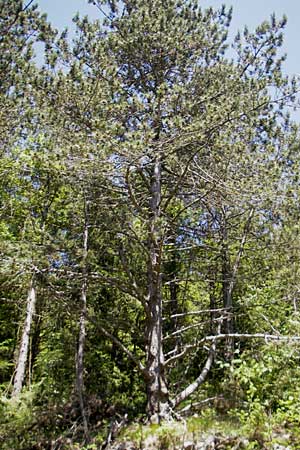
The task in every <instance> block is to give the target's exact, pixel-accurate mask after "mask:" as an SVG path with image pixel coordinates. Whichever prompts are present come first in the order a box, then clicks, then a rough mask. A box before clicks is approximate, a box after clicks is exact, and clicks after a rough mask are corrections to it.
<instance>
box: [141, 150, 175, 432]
mask: <svg viewBox="0 0 300 450" xmlns="http://www.w3.org/2000/svg"><path fill="white" fill-rule="evenodd" d="M160 202H161V162H160V159H159V157H157V158H156V161H155V163H154V171H153V178H152V183H151V200H150V220H149V234H148V248H149V261H148V297H147V305H146V329H145V338H146V373H147V377H146V385H147V414H148V417H149V419H150V420H151V421H153V422H158V423H159V422H160V421H161V420H164V419H168V417H169V415H170V405H169V391H168V387H167V383H166V379H165V372H164V354H163V348H162V339H163V335H162V295H161V289H162V282H161V241H160V230H159V223H158V222H159V217H160Z"/></svg>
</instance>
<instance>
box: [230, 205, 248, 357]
mask: <svg viewBox="0 0 300 450" xmlns="http://www.w3.org/2000/svg"><path fill="white" fill-rule="evenodd" d="M253 214H254V209H253V208H251V209H250V211H249V215H248V218H247V221H246V223H245V226H244V232H243V236H242V240H241V243H240V247H239V250H238V252H237V255H236V257H235V260H234V262H233V264H231V262H230V259H229V251H228V246H227V229H226V218H224V220H225V225H224V230H223V249H222V252H223V254H222V259H223V271H222V272H223V306H224V308H226V310H227V320H226V322H225V333H226V334H228V335H232V334H234V333H235V331H236V330H235V326H234V315H233V301H232V294H233V290H234V287H235V284H236V278H237V274H238V270H239V268H240V262H241V259H242V256H243V252H244V248H245V244H246V240H247V237H248V234H249V230H250V225H251V220H252V217H253ZM225 345H226V349H225V357H226V359H228V360H231V359H232V358H233V352H234V338H232V337H230V336H229V337H228V338H227V340H226V344H225Z"/></svg>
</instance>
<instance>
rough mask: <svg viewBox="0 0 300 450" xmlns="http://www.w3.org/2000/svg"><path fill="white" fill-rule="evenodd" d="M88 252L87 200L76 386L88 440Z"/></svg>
mask: <svg viewBox="0 0 300 450" xmlns="http://www.w3.org/2000/svg"><path fill="white" fill-rule="evenodd" d="M87 252H88V223H87V210H86V202H85V223H84V230H83V269H82V272H83V280H82V286H81V313H80V322H79V336H78V350H77V358H76V388H77V394H78V399H79V404H80V412H81V417H82V421H83V429H84V435H85V438H86V440H87V441H88V440H89V429H88V420H87V415H86V410H85V404H84V376H83V374H84V347H85V339H86V313H87V284H88V283H87Z"/></svg>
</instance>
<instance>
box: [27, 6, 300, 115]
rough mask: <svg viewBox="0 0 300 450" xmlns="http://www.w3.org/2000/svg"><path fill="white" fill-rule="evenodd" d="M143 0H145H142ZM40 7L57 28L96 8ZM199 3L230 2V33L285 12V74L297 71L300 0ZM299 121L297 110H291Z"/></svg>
mask: <svg viewBox="0 0 300 450" xmlns="http://www.w3.org/2000/svg"><path fill="white" fill-rule="evenodd" d="M145 1H147V0H145ZM36 3H38V4H39V7H40V9H41V11H43V12H46V13H47V15H48V18H49V20H50V22H51V23H52V24H53V25H54V26H56V27H57V28H59V29H61V30H62V29H63V28H65V27H68V28H71V29H72V17H73V16H74V15H75V14H76V13H77V12H79V13H80V15H85V14H87V15H89V16H90V17H91V18H94V19H96V18H98V17H99V11H98V10H97V8H96V7H95V6H93V5H89V4H88V3H87V0H36ZM200 4H201V6H203V7H204V8H206V7H208V6H212V7H220V6H221V5H222V4H225V5H226V6H233V20H232V26H231V33H230V37H233V36H234V35H235V34H236V32H237V30H238V29H243V28H244V25H247V26H248V28H249V30H250V31H251V30H254V29H255V28H256V26H257V25H259V24H260V23H261V22H262V21H264V20H266V19H269V18H270V16H271V14H272V13H273V12H274V13H275V14H276V16H277V17H278V18H279V17H282V15H283V14H286V15H287V17H288V24H287V27H286V30H285V40H284V46H283V52H284V53H287V60H286V62H285V64H284V71H285V73H286V74H288V75H300V52H299V48H300V0H251V2H250V1H249V0H200ZM294 115H295V116H297V120H298V121H300V112H297V113H296V114H295V113H294Z"/></svg>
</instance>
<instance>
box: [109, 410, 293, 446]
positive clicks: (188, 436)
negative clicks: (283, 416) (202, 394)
mask: <svg viewBox="0 0 300 450" xmlns="http://www.w3.org/2000/svg"><path fill="white" fill-rule="evenodd" d="M206 419H207V418H206ZM205 422H206V423H205ZM264 425H265V426H264ZM264 425H260V426H257V427H256V426H253V424H249V426H247V425H241V424H240V423H239V422H238V421H236V420H232V419H228V418H220V419H216V418H215V419H214V420H208V421H207V420H205V419H204V418H203V417H199V416H197V415H195V416H193V417H190V418H189V419H187V420H184V421H181V422H173V423H165V424H162V425H160V426H158V425H137V424H136V425H130V426H128V427H127V428H125V429H123V430H122V432H121V433H120V434H119V436H118V438H117V439H116V440H115V441H114V442H112V443H111V444H109V445H108V446H107V447H106V449H107V450H169V449H170V450H229V449H233V450H240V449H244V450H299V449H300V437H297V436H296V435H295V434H294V432H293V430H290V429H289V428H288V427H286V426H284V427H277V428H276V427H275V428H273V429H271V428H270V427H269V426H267V424H264Z"/></svg>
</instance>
